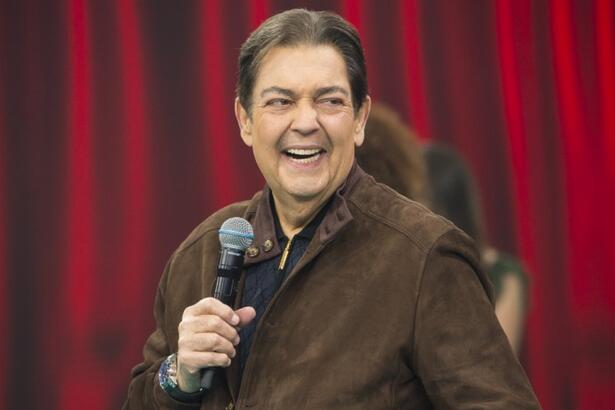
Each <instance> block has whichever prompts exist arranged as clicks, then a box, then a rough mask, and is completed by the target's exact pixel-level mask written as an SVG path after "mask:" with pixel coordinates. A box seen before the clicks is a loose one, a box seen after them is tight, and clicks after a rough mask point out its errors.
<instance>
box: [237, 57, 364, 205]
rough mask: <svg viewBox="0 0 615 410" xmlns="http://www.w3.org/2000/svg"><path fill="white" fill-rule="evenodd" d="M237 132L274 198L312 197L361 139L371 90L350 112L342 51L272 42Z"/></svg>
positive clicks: (345, 166)
mask: <svg viewBox="0 0 615 410" xmlns="http://www.w3.org/2000/svg"><path fill="white" fill-rule="evenodd" d="M252 101H253V106H252V116H251V118H250V117H249V116H248V114H247V112H246V111H245V110H244V109H243V107H241V105H240V104H239V102H238V101H236V103H235V110H236V114H237V118H238V121H239V125H240V127H241V136H242V139H243V140H244V142H245V143H246V144H247V145H248V146H251V147H252V150H253V152H254V157H255V159H256V163H257V164H258V167H259V168H260V170H261V172H262V173H263V175H264V177H265V179H266V180H267V183H268V185H269V186H270V187H271V189H272V191H273V194H274V196H275V197H276V198H277V199H283V200H294V201H300V202H312V201H317V202H318V203H321V202H323V201H324V200H326V199H327V198H328V197H329V196H330V195H332V194H333V193H334V192H335V190H336V189H337V188H338V187H339V186H340V185H341V183H342V182H343V181H344V179H345V178H346V176H347V175H348V173H349V172H350V168H351V166H352V162H353V159H354V147H355V145H357V146H359V145H361V143H362V142H363V129H364V125H365V120H366V119H367V115H368V113H369V106H370V101H369V98H368V99H367V100H366V102H365V103H364V104H363V106H362V108H361V109H360V110H359V112H358V113H357V114H356V115H355V113H354V111H353V106H352V97H351V92H350V83H349V81H348V75H347V72H346V64H345V63H344V60H343V58H342V56H341V55H340V54H339V53H338V52H337V50H335V49H334V48H333V47H330V46H297V47H277V48H273V49H272V50H270V51H269V52H268V53H267V54H266V55H265V57H264V59H263V60H262V63H261V67H260V70H259V73H258V76H257V78H256V81H255V85H254V90H253V92H252Z"/></svg>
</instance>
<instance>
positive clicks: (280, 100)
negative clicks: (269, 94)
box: [265, 98, 293, 107]
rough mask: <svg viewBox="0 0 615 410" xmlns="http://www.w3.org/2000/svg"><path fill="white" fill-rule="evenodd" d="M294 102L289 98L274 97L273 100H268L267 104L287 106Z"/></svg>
mask: <svg viewBox="0 0 615 410" xmlns="http://www.w3.org/2000/svg"><path fill="white" fill-rule="evenodd" d="M292 103H293V102H292V100H290V99H288V98H272V99H271V100H268V101H267V102H266V103H265V105H268V106H271V107H286V106H289V105H291V104H292Z"/></svg>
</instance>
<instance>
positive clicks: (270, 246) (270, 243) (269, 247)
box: [263, 239, 273, 252]
mask: <svg viewBox="0 0 615 410" xmlns="http://www.w3.org/2000/svg"><path fill="white" fill-rule="evenodd" d="M263 249H264V250H265V252H269V251H270V250H272V249H273V241H271V239H267V240H266V241H265V243H263Z"/></svg>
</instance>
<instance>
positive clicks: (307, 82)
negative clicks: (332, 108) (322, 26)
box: [252, 45, 351, 98]
mask: <svg viewBox="0 0 615 410" xmlns="http://www.w3.org/2000/svg"><path fill="white" fill-rule="evenodd" d="M332 86H335V87H339V88H341V89H343V90H345V91H346V93H348V94H350V91H351V90H350V81H349V76H348V70H347V67H346V62H345V61H344V58H343V56H342V54H341V53H340V52H339V51H338V50H337V49H336V48H335V47H333V46H330V45H297V46H277V47H273V48H272V49H271V50H269V51H268V52H267V53H266V54H265V55H264V56H263V58H262V60H261V61H260V64H259V68H258V71H257V73H256V77H255V81H254V87H253V89H252V96H253V98H258V97H259V95H260V93H261V92H262V91H263V90H264V89H269V88H272V87H278V88H286V89H291V90H294V91H296V92H300V91H308V89H311V88H314V87H317V88H322V87H332Z"/></svg>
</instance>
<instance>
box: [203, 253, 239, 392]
mask: <svg viewBox="0 0 615 410" xmlns="http://www.w3.org/2000/svg"><path fill="white" fill-rule="evenodd" d="M242 267H243V252H241V251H238V250H236V249H230V248H222V249H220V261H219V262H218V277H217V278H216V284H215V287H214V295H213V296H214V298H215V299H218V300H219V301H221V302H222V303H224V304H226V305H229V306H231V307H232V306H233V304H234V303H235V296H236V295H237V282H238V279H239V276H240V275H241V269H242ZM217 369H218V367H208V368H205V369H203V370H202V371H201V387H202V388H203V389H204V390H209V389H211V386H212V384H213V381H214V376H215V374H216V370H217Z"/></svg>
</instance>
